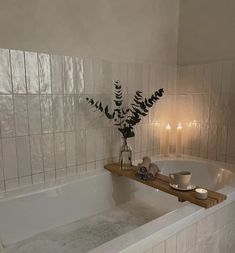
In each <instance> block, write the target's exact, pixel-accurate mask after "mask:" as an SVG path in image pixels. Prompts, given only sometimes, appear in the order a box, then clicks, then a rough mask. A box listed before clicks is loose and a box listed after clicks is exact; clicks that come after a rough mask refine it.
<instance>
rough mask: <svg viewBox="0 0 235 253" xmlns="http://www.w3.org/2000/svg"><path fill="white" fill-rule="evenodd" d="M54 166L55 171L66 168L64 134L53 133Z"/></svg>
mask: <svg viewBox="0 0 235 253" xmlns="http://www.w3.org/2000/svg"><path fill="white" fill-rule="evenodd" d="M55 164H56V169H62V168H65V167H66V150H65V137H64V133H55Z"/></svg>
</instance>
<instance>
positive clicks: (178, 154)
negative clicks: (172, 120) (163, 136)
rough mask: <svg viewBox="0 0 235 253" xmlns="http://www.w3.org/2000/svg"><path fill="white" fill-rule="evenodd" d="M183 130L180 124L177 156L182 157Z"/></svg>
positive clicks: (177, 138)
mask: <svg viewBox="0 0 235 253" xmlns="http://www.w3.org/2000/svg"><path fill="white" fill-rule="evenodd" d="M182 129H183V128H182V125H181V123H179V124H178V126H177V133H176V156H181V154H182Z"/></svg>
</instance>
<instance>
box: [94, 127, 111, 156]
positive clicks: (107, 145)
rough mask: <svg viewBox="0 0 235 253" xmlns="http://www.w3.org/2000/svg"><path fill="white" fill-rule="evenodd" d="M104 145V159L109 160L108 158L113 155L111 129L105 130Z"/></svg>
mask: <svg viewBox="0 0 235 253" xmlns="http://www.w3.org/2000/svg"><path fill="white" fill-rule="evenodd" d="M103 143H104V148H103V158H104V159H108V158H110V157H112V153H113V151H112V149H113V145H112V131H111V128H104V129H103ZM96 145H97V144H96Z"/></svg>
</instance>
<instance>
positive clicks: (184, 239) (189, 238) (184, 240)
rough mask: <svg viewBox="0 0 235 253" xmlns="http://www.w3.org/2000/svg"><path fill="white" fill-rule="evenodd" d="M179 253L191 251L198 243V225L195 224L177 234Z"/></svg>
mask: <svg viewBox="0 0 235 253" xmlns="http://www.w3.org/2000/svg"><path fill="white" fill-rule="evenodd" d="M176 240H177V251H176V252H177V253H182V252H185V251H186V250H188V249H190V248H191V247H192V246H193V245H194V243H195V241H196V225H195V224H193V225H191V226H189V227H187V228H185V229H184V230H182V231H181V232H179V233H178V234H177V238H176Z"/></svg>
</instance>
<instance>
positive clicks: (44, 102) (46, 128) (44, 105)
mask: <svg viewBox="0 0 235 253" xmlns="http://www.w3.org/2000/svg"><path fill="white" fill-rule="evenodd" d="M40 103H41V120H42V131H43V133H51V132H52V131H53V120H52V97H51V95H41V96H40Z"/></svg>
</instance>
